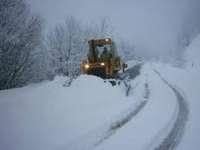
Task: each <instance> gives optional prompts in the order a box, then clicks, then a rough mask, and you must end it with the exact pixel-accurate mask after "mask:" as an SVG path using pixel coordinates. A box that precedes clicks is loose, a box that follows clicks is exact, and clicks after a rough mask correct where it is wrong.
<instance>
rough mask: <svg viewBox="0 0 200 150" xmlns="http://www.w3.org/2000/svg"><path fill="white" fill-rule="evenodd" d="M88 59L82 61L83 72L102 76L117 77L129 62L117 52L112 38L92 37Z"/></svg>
mask: <svg viewBox="0 0 200 150" xmlns="http://www.w3.org/2000/svg"><path fill="white" fill-rule="evenodd" d="M88 44H89V52H88V55H87V59H86V60H83V61H82V63H81V73H82V74H91V75H96V76H99V77H101V78H104V79H106V78H116V77H117V74H118V72H119V71H120V70H122V71H124V70H125V68H127V64H125V63H123V61H122V60H121V58H120V57H119V56H118V54H117V49H116V46H115V43H114V42H113V41H112V40H111V39H110V38H105V39H91V40H89V41H88Z"/></svg>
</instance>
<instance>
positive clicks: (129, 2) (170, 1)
mask: <svg viewBox="0 0 200 150" xmlns="http://www.w3.org/2000/svg"><path fill="white" fill-rule="evenodd" d="M27 1H28V3H29V4H30V6H31V9H32V11H33V12H35V13H39V14H40V15H41V16H42V17H43V18H44V19H45V28H46V32H48V31H49V30H51V29H52V28H53V27H54V26H56V25H57V24H61V23H63V22H64V20H65V18H66V17H67V16H74V17H76V18H77V19H80V20H81V21H82V22H84V23H87V24H93V23H94V22H95V21H98V20H99V19H101V18H103V17H107V18H108V19H109V21H110V22H111V24H112V26H113V29H114V35H115V37H117V38H122V39H123V40H125V41H128V42H129V43H131V44H132V45H134V47H135V51H136V54H137V55H139V56H141V57H144V58H153V59H155V58H157V59H160V58H162V59H168V60H170V59H179V58H181V56H182V54H183V51H184V47H185V46H187V45H188V43H189V42H190V40H191V38H192V37H194V36H195V35H196V34H197V33H198V32H199V31H200V17H199V14H200V0H118V1H116V0H101V1H100V0H42V1H41V0H27Z"/></svg>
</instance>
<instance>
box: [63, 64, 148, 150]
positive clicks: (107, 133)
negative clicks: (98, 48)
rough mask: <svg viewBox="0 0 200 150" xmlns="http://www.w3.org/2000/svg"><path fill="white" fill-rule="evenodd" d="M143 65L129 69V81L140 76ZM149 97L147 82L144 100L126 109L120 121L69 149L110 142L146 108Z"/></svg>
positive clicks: (92, 147)
mask: <svg viewBox="0 0 200 150" xmlns="http://www.w3.org/2000/svg"><path fill="white" fill-rule="evenodd" d="M141 65H142V64H139V65H137V66H134V67H132V68H130V69H129V71H128V72H127V75H129V76H130V77H131V78H129V79H131V80H133V79H134V78H135V77H136V76H138V75H139V74H140V69H141ZM129 82H130V80H129ZM131 89H132V88H130V89H129V90H131ZM126 92H127V91H126ZM128 93H129V91H128ZM128 95H129V94H128ZM128 95H127V96H128ZM149 96H150V90H149V86H148V83H147V82H146V83H145V84H144V100H142V101H140V102H138V103H137V104H134V105H133V106H131V107H129V108H128V109H126V110H125V111H124V112H122V114H121V115H120V116H119V119H117V120H114V121H112V122H111V123H110V124H109V125H108V127H105V126H104V127H103V129H102V130H101V129H100V128H99V129H100V130H99V129H97V130H94V131H92V132H91V133H89V134H88V135H87V136H85V135H84V136H83V137H81V138H80V139H78V142H76V141H75V142H73V143H71V144H69V145H68V147H67V148H68V149H70V150H90V149H94V148H95V147H97V146H99V145H100V144H102V143H103V142H104V141H105V140H108V139H109V138H110V137H111V136H112V135H114V134H115V133H116V132H117V130H119V129H120V128H122V127H123V126H125V125H126V124H127V123H128V122H129V121H130V120H131V119H133V118H134V117H135V116H136V115H137V114H138V113H139V112H140V111H141V110H142V109H143V108H144V106H145V105H146V103H147V99H149ZM80 141H82V142H81V144H80V143H79V142H80ZM78 143H79V144H78ZM64 149H65V148H64ZM64 149H63V150H64Z"/></svg>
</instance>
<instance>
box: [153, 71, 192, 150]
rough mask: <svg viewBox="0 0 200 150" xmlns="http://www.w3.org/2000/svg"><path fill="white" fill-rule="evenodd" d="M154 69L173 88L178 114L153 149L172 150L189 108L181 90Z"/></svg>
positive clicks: (179, 137)
mask: <svg viewBox="0 0 200 150" xmlns="http://www.w3.org/2000/svg"><path fill="white" fill-rule="evenodd" d="M154 71H155V72H156V73H157V74H158V76H159V77H160V78H161V80H162V81H163V82H165V83H166V84H167V85H168V86H169V87H170V88H171V89H172V90H173V92H174V94H175V95H176V99H177V101H178V114H177V118H176V120H175V123H174V125H173V127H172V129H171V131H170V132H169V133H168V135H167V136H166V137H165V139H164V140H163V141H162V143H160V144H159V146H158V147H157V148H155V149H156V150H173V149H175V147H176V146H177V145H178V144H179V142H180V140H181V138H182V136H183V133H184V130H185V125H186V122H187V119H188V116H189V108H188V104H187V101H186V99H185V97H184V95H182V93H181V91H179V89H178V88H176V87H175V86H173V85H171V84H170V83H169V82H168V81H166V80H165V79H164V78H163V77H162V76H161V74H160V73H159V72H158V71H156V70H154Z"/></svg>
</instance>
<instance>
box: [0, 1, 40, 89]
mask: <svg viewBox="0 0 200 150" xmlns="http://www.w3.org/2000/svg"><path fill="white" fill-rule="evenodd" d="M41 29H42V25H41V18H40V17H38V16H33V15H32V14H31V13H30V9H29V7H28V5H27V4H26V3H25V1H24V0H1V2H0V89H7V88H11V87H16V86H21V85H23V84H25V83H27V81H28V80H29V79H30V76H27V75H26V74H27V72H30V71H31V66H32V65H33V64H34V59H33V56H34V55H35V52H34V49H36V47H37V46H38V45H39V43H40V37H41Z"/></svg>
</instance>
